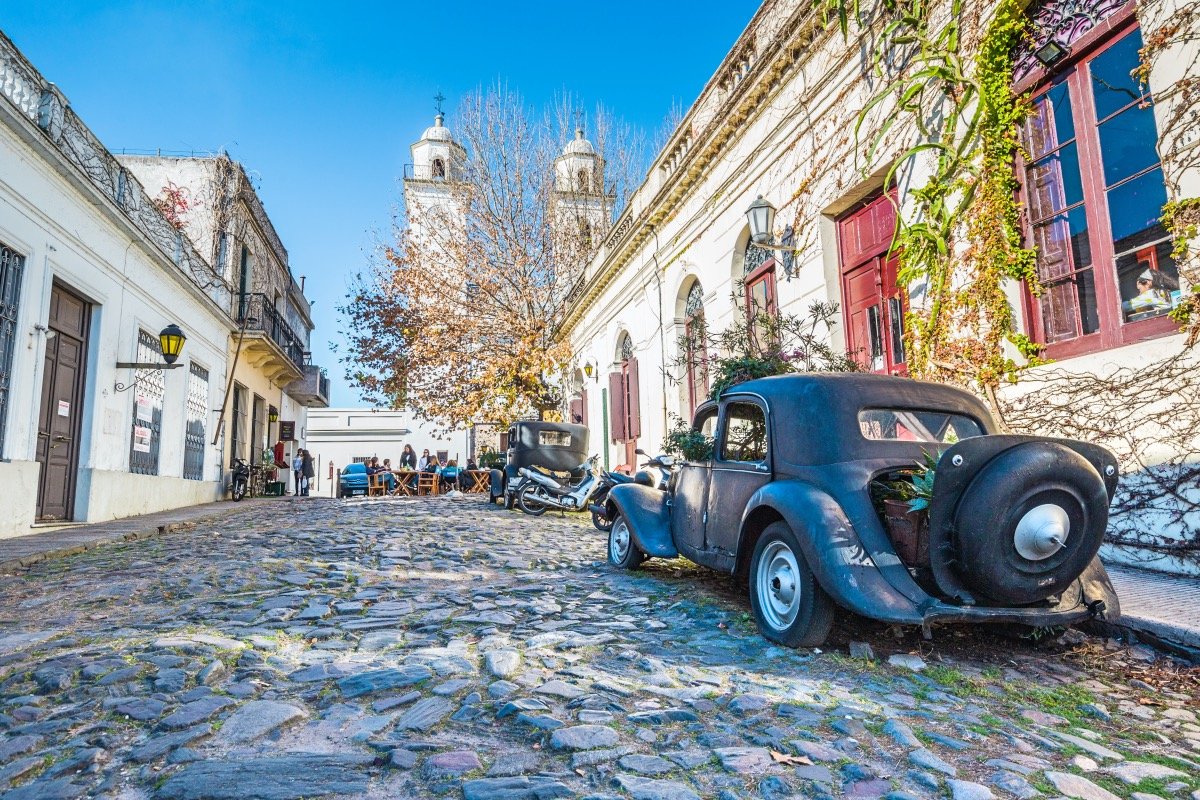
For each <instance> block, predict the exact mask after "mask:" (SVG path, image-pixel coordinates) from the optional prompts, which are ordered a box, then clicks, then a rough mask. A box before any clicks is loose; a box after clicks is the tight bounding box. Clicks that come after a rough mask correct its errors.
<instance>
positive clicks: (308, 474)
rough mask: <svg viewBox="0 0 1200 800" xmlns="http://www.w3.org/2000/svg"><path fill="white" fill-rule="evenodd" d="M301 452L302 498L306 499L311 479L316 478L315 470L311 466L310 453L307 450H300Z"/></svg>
mask: <svg viewBox="0 0 1200 800" xmlns="http://www.w3.org/2000/svg"><path fill="white" fill-rule="evenodd" d="M301 452H302V453H304V459H303V466H302V467H301V469H303V471H304V496H305V497H308V489H309V486H310V485H311V484H312V479H313V478H315V477H317V470H316V468H315V467H314V466H313V459H312V453H310V452H308V450H302V451H301Z"/></svg>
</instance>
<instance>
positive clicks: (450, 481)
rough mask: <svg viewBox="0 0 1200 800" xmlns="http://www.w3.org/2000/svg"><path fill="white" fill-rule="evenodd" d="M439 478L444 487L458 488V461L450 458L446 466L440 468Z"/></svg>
mask: <svg viewBox="0 0 1200 800" xmlns="http://www.w3.org/2000/svg"><path fill="white" fill-rule="evenodd" d="M438 479H439V480H440V481H441V483H442V488H443V489H457V488H458V485H459V475H458V461H456V460H455V459H453V458H452V459H450V460H449V461H447V462H446V466H444V467H442V468H441V469H440V470H438Z"/></svg>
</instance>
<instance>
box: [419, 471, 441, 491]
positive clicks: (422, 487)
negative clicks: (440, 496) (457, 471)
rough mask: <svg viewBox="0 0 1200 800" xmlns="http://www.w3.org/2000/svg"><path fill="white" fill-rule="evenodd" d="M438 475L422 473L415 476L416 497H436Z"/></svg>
mask: <svg viewBox="0 0 1200 800" xmlns="http://www.w3.org/2000/svg"><path fill="white" fill-rule="evenodd" d="M437 493H438V475H437V473H436V472H422V473H421V474H420V475H418V476H417V494H418V495H437Z"/></svg>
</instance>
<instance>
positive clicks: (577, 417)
mask: <svg viewBox="0 0 1200 800" xmlns="http://www.w3.org/2000/svg"><path fill="white" fill-rule="evenodd" d="M570 414H571V418H570V419H569V420H567V422H574V423H582V422H583V400H582V398H579V397H575V398H572V399H571V405H570Z"/></svg>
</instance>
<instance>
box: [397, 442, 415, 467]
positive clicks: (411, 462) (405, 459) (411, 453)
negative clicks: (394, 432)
mask: <svg viewBox="0 0 1200 800" xmlns="http://www.w3.org/2000/svg"><path fill="white" fill-rule="evenodd" d="M416 468H417V451H416V450H413V446H412V445H411V444H406V445H404V452H403V453H401V454H400V469H416Z"/></svg>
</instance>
